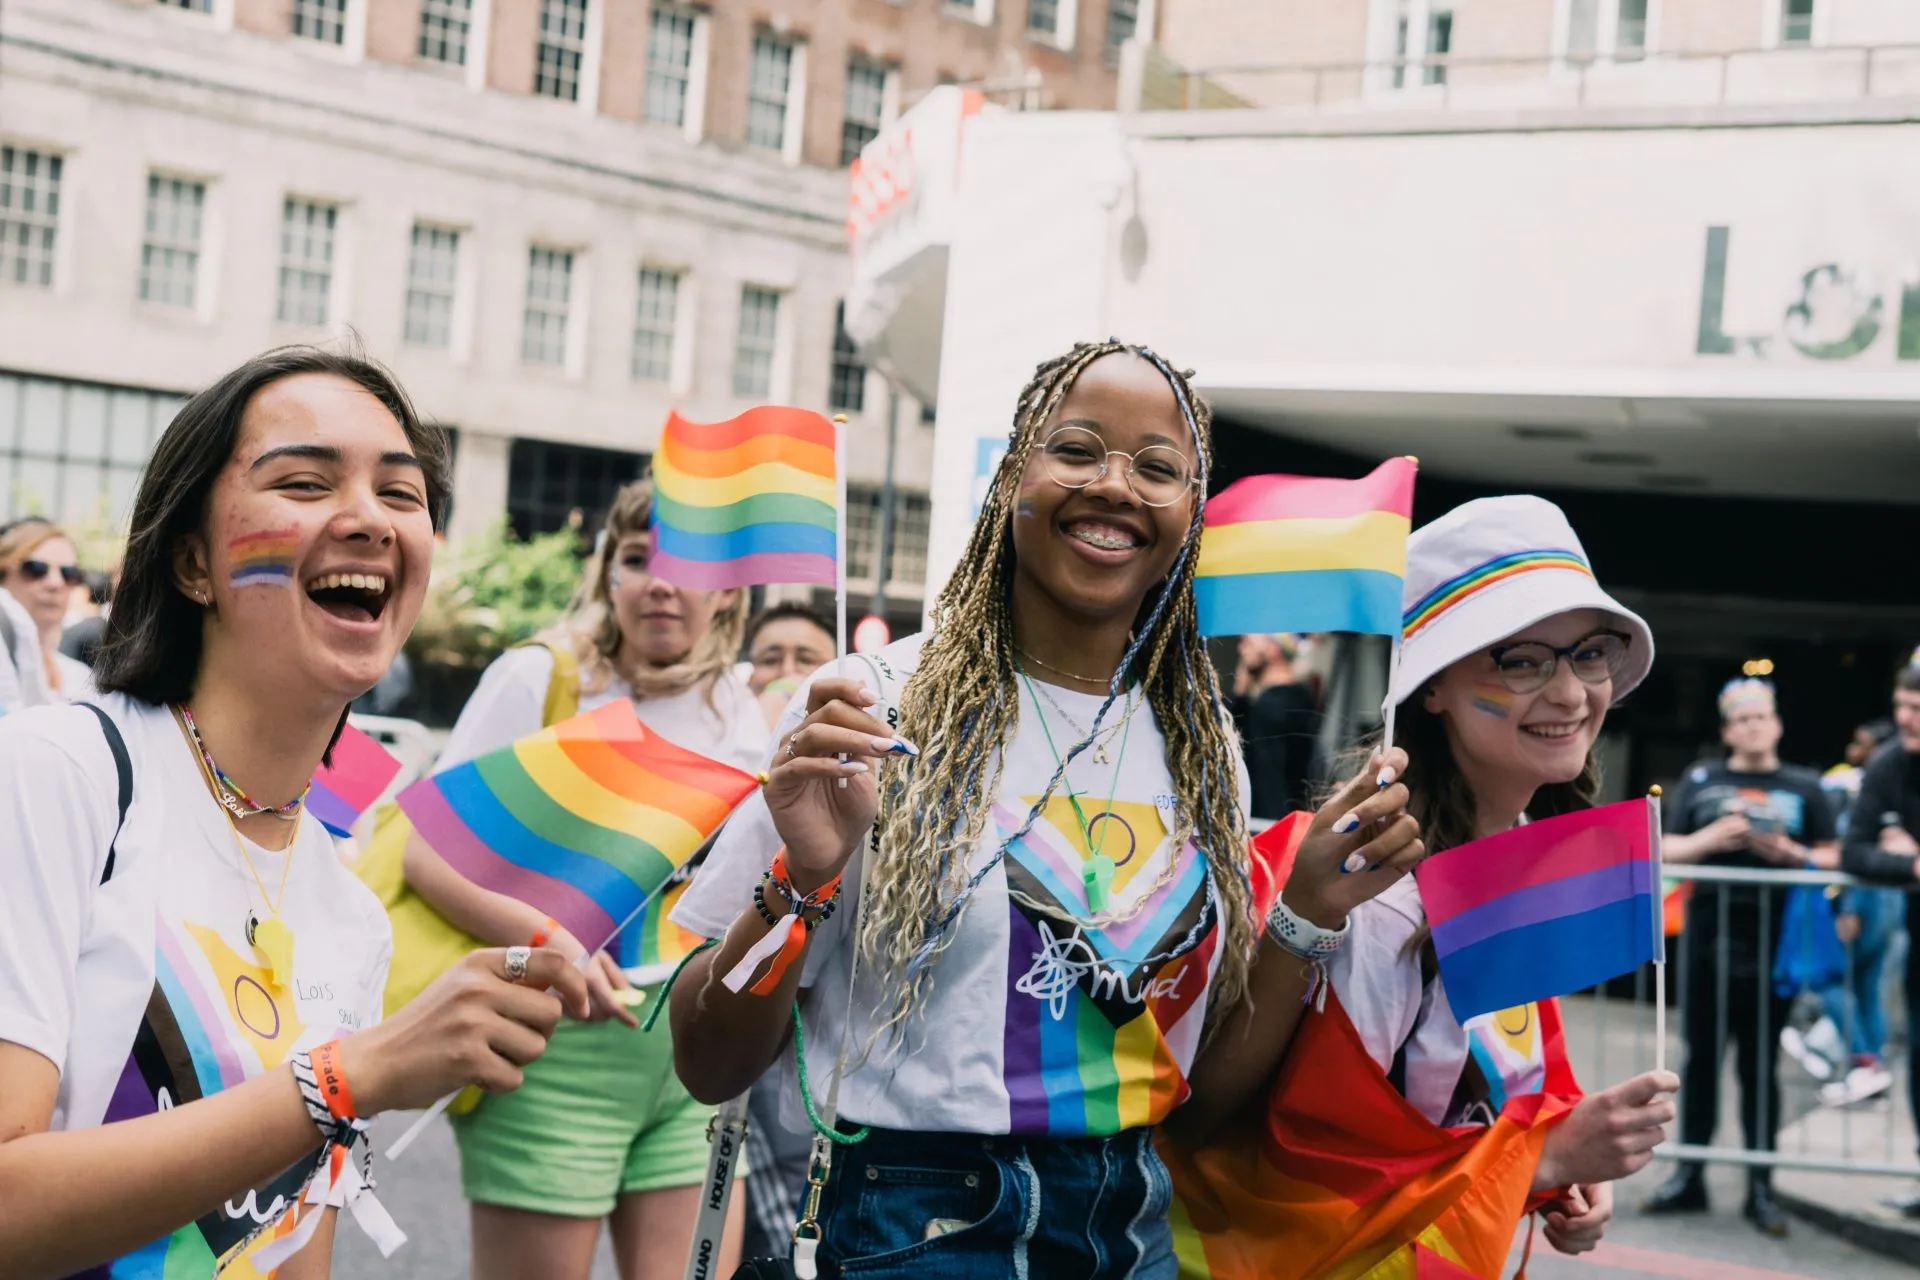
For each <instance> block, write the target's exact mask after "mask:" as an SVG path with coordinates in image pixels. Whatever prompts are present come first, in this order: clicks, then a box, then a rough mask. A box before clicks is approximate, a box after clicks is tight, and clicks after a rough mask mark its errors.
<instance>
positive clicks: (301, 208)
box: [277, 197, 340, 325]
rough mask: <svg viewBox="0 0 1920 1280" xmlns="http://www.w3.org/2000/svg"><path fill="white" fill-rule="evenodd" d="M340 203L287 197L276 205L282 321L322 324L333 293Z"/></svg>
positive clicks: (325, 320)
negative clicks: (277, 213)
mask: <svg viewBox="0 0 1920 1280" xmlns="http://www.w3.org/2000/svg"><path fill="white" fill-rule="evenodd" d="M339 218H340V206H338V205H332V204H322V203H320V202H319V201H317V200H295V199H293V198H292V197H288V199H287V202H286V203H285V204H284V205H282V206H281V207H280V306H279V310H278V312H277V314H278V316H279V318H280V322H281V323H282V324H304V325H322V324H325V323H326V322H327V303H328V299H329V297H330V295H331V294H332V293H333V233H334V228H335V225H336V224H337V223H338V221H339Z"/></svg>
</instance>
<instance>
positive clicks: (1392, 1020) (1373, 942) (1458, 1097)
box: [1327, 876, 1546, 1126]
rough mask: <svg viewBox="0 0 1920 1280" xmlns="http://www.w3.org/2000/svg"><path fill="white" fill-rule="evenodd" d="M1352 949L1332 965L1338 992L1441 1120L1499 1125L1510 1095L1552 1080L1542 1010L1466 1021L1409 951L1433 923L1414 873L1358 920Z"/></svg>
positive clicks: (1407, 1087)
mask: <svg viewBox="0 0 1920 1280" xmlns="http://www.w3.org/2000/svg"><path fill="white" fill-rule="evenodd" d="M1348 919H1349V920H1350V921H1351V932H1350V933H1349V934H1348V937H1347V942H1346V945H1345V946H1343V947H1342V948H1340V950H1339V951H1337V952H1335V953H1334V955H1333V958H1332V959H1331V960H1330V961H1328V963H1327V972H1328V976H1329V977H1330V978H1331V979H1332V981H1333V989H1334V992H1335V993H1336V994H1337V995H1338V996H1339V997H1340V1004H1341V1006H1342V1007H1343V1008H1345V1009H1346V1011H1347V1017H1348V1018H1349V1019H1351V1020H1352V1022H1353V1026H1354V1030H1356V1031H1358V1032H1359V1033H1360V1041H1361V1043H1362V1044H1364V1045H1365V1046H1366V1048H1367V1056H1368V1057H1370V1058H1372V1059H1373V1060H1374V1062H1375V1063H1377V1064H1378V1065H1379V1067H1380V1069H1381V1070H1382V1071H1385V1072H1389V1073H1394V1072H1395V1065H1394V1063H1395V1059H1396V1058H1398V1057H1399V1056H1400V1054H1401V1051H1402V1049H1403V1048H1404V1050H1405V1055H1406V1056H1405V1059H1404V1061H1403V1062H1402V1063H1401V1065H1400V1072H1399V1073H1397V1074H1401V1075H1402V1076H1403V1078H1402V1079H1400V1080H1397V1081H1396V1083H1397V1084H1398V1085H1399V1087H1400V1091H1401V1093H1402V1095H1403V1096H1404V1097H1405V1098H1406V1100H1407V1101H1408V1102H1409V1103H1411V1104H1412V1105H1413V1108H1414V1110H1416V1111H1418V1112H1419V1113H1420V1114H1421V1115H1423V1116H1425V1117H1426V1118H1427V1119H1428V1120H1430V1121H1432V1122H1433V1123H1434V1124H1438V1125H1447V1126H1454V1125H1463V1124H1490V1123H1492V1121H1493V1118H1494V1117H1495V1116H1496V1115H1498V1114H1499V1111H1500V1108H1501V1107H1502V1106H1504V1105H1505V1104H1506V1100H1507V1099H1508V1098H1509V1097H1513V1096H1518V1095H1525V1094H1529V1093H1538V1092H1539V1091H1540V1090H1541V1089H1542V1088H1544V1087H1545V1085H1546V1059H1545V1053H1544V1045H1543V1042H1542V1040H1541V1035H1540V1024H1539V1019H1538V1017H1536V1016H1534V1006H1532V1005H1527V1006H1524V1007H1522V1008H1520V1009H1508V1010H1503V1011H1501V1012H1499V1013H1486V1014H1481V1015H1479V1016H1478V1017H1473V1018H1468V1019H1467V1021H1466V1024H1465V1025H1464V1026H1462V1025H1461V1024H1460V1022H1459V1021H1458V1020H1456V1019H1455V1018H1454V1016H1453V1009H1452V1007H1451V1006H1449V1005H1448V1003H1447V990H1446V986H1445V984H1444V983H1443V982H1442V981H1441V979H1440V978H1439V976H1438V975H1436V976H1435V977H1434V979H1433V981H1432V982H1431V983H1428V982H1425V981H1424V980H1423V978H1422V975H1421V969H1420V954H1419V951H1418V950H1417V949H1415V950H1412V951H1410V950H1408V946H1409V944H1410V943H1411V941H1412V939H1413V937H1414V934H1415V933H1416V932H1417V931H1418V930H1419V929H1420V927H1421V926H1422V925H1424V924H1425V923H1426V921H1427V914H1426V908H1425V907H1423V906H1422V905H1421V902H1420V889H1419V886H1418V885H1417V884H1416V883H1415V882H1414V878H1413V877H1412V876H1407V877H1405V878H1404V879H1402V880H1399V881H1396V882H1395V883H1394V884H1393V885H1392V887H1390V888H1388V889H1387V890H1386V891H1385V892H1384V893H1382V894H1381V895H1380V896H1379V897H1377V898H1375V899H1373V900H1372V901H1370V902H1364V903H1362V904H1360V906H1358V907H1356V908H1355V909H1354V910H1353V912H1352V913H1351V914H1350V915H1349V916H1348Z"/></svg>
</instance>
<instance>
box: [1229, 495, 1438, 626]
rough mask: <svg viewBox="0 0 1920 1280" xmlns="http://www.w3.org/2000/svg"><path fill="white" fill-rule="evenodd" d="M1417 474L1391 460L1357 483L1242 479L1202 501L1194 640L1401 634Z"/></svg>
mask: <svg viewBox="0 0 1920 1280" xmlns="http://www.w3.org/2000/svg"><path fill="white" fill-rule="evenodd" d="M1415 470H1416V468H1415V466H1414V463H1413V460H1412V459H1410V458H1391V459H1389V460H1387V461H1386V462H1383V463H1381V464H1380V465H1379V466H1378V467H1375V468H1374V469H1373V472H1372V474H1370V475H1367V476H1364V477H1362V478H1361V479H1359V480H1325V479H1317V478H1314V477H1310V476H1249V477H1247V478H1246V479H1244V480H1239V481H1236V482H1234V483H1233V484H1231V485H1229V486H1227V487H1226V488H1225V489H1223V490H1221V491H1220V493H1218V494H1217V495H1215V496H1214V497H1212V498H1209V499H1208V500H1207V523H1206V528H1205V529H1204V530H1203V531H1202V533H1201V536H1200V562H1199V564H1198V566H1197V567H1196V569H1195V576H1194V583H1193V592H1194V602H1195V604H1196V606H1197V607H1198V610H1199V614H1200V633H1201V634H1202V635H1209V636H1231V635H1249V634H1254V633H1259V632H1276V631H1356V632H1364V633H1369V634H1374V635H1398V634H1399V632H1400V603H1401V601H1400V595H1401V584H1402V582H1403V580H1404V579H1405V578H1406V574H1407V534H1408V532H1409V530H1410V529H1411V527H1412V523H1413V479H1414V474H1415Z"/></svg>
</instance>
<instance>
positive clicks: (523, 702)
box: [406, 480, 767, 1280]
mask: <svg viewBox="0 0 1920 1280" xmlns="http://www.w3.org/2000/svg"><path fill="white" fill-rule="evenodd" d="M652 511H653V485H652V483H651V482H650V481H646V480H636V481H635V482H633V483H632V484H629V485H627V486H626V487H625V488H623V489H621V490H620V492H619V493H618V494H617V495H616V496H615V497H614V500H613V507H612V509H611V510H610V511H609V512H608V513H607V522H606V527H605V529H604V531H603V532H602V534H601V536H600V540H599V544H598V546H597V547H596V549H595V552H594V555H593V557H592V559H590V560H589V561H588V563H587V569H586V573H585V576H584V578H583V579H582V582H581V586H580V590H579V591H578V592H577V593H576V595H575V597H574V601H573V604H572V605H571V606H570V607H569V608H568V610H567V613H566V614H565V616H564V617H562V618H561V620H560V621H559V623H558V624H556V625H555V626H554V627H553V629H552V630H550V631H549V632H547V633H546V634H545V635H543V636H542V637H541V638H540V643H539V644H534V645H528V646H525V647H523V648H519V649H514V650H512V651H510V652H509V653H507V654H505V655H504V656H502V657H501V658H500V659H499V660H498V661H496V662H495V663H494V664H493V665H492V666H491V667H489V668H488V669H487V673H486V674H485V675H484V676H483V677H481V680H480V687H479V688H478V689H476V690H475V691H474V695H473V697H472V699H471V700H469V701H468V703H467V705H466V708H465V709H464V710H463V711H462V712H461V713H460V720H459V723H458V724H456V725H455V726H454V728H453V733H452V735H451V736H450V737H449V738H448V740H447V745H446V749H445V751H444V752H443V753H442V754H441V757H440V760H439V763H438V765H436V768H441V769H444V768H448V767H450V766H452V765H456V764H459V763H462V762H463V761H466V760H471V759H473V758H474V757H476V756H481V755H485V754H486V753H487V752H489V751H495V750H498V749H499V748H501V747H504V746H507V745H508V744H510V743H512V742H514V741H515V740H516V739H519V738H523V737H525V736H527V735H528V734H531V733H537V732H538V731H539V730H540V728H541V726H542V724H543V722H544V721H545V720H546V719H547V716H548V712H549V710H550V708H551V707H552V706H553V705H554V703H555V702H556V701H560V702H565V701H567V700H566V699H564V698H562V699H555V698H554V697H553V694H554V691H555V686H556V682H558V683H559V684H560V685H561V686H563V687H564V686H565V685H567V684H568V682H569V681H571V680H573V679H577V680H578V694H579V696H578V703H577V705H578V708H579V709H580V710H582V711H590V710H592V709H593V708H595V707H598V706H602V705H604V704H606V703H608V702H612V701H613V700H614V699H616V698H631V699H633V702H634V708H635V710H636V711H637V712H638V713H639V715H640V719H641V721H642V722H643V723H645V724H646V726H647V727H648V728H650V729H652V730H654V731H655V732H656V733H658V734H659V735H660V736H661V737H663V738H666V739H667V740H668V741H670V742H672V743H674V744H676V745H678V746H681V747H685V748H686V749H687V750H689V751H697V752H699V753H700V754H701V755H704V756H707V757H710V758H711V759H715V760H720V761H722V762H724V763H727V764H730V765H733V766H734V767H736V768H740V769H749V770H752V769H758V768H759V767H760V765H761V762H762V759H763V758H764V756H765V755H766V745H767V722H766V718H765V716H764V715H763V714H762V713H761V710H760V707H759V705H758V704H757V703H756V702H755V701H754V697H753V692H752V690H750V689H749V688H748V687H747V686H746V684H745V682H743V681H741V680H740V679H739V678H738V677H737V676H736V675H735V674H734V672H733V660H734V654H735V653H736V652H738V650H739V648H740V637H741V634H742V632H743V631H744V630H745V627H746V616H747V601H746V597H745V595H744V593H742V592H739V591H693V590H688V589H685V588H682V587H676V586H673V585H672V584H671V583H667V582H664V581H662V580H661V579H659V578H656V577H654V576H653V575H652V574H650V573H648V572H647V556H648V553H649V551H650V550H651V548H652V545H653V535H652V533H651V531H650V529H649V518H650V516H651V515H652ZM558 714H560V715H567V714H571V711H570V709H568V708H562V709H561V710H560V711H559V713H558ZM406 872H407V879H408V881H409V882H410V883H411V884H412V885H413V887H414V888H415V889H416V890H418V891H419V893H420V896H421V897H423V898H425V899H427V901H428V902H430V903H432V904H433V906H434V907H435V908H436V909H438V910H439V911H440V912H441V913H442V914H443V915H445V916H446V917H447V918H448V919H449V920H452V921H453V922H454V923H455V924H457V925H459V926H461V927H462V928H464V929H466V930H467V931H468V932H470V933H472V934H473V935H474V936H475V937H478V938H483V939H487V940H490V941H491V940H497V941H499V942H502V943H523V942H527V941H528V940H530V939H532V938H535V937H539V938H541V939H543V940H544V941H545V942H546V944H547V945H549V946H552V947H556V948H559V949H560V950H561V951H563V952H565V953H566V954H567V955H569V956H572V957H576V958H577V957H579V956H580V955H581V954H582V953H583V951H584V950H585V949H586V948H588V947H598V946H600V944H601V942H602V941H603V939H599V938H575V937H573V936H572V935H571V934H569V933H568V932H567V931H566V930H565V929H562V928H559V927H558V926H556V925H555V924H554V922H553V921H551V920H548V919H546V918H545V916H544V913H542V912H540V911H538V910H535V909H534V908H533V907H530V906H528V905H527V904H526V903H524V902H521V901H520V900H519V899H517V898H509V897H506V896H504V895H501V894H497V893H492V892H490V891H488V890H485V889H482V888H479V887H478V886H476V885H475V884H473V882H471V881H470V880H467V879H466V878H465V877H463V876H461V875H460V874H459V873H458V872H456V871H454V870H453V869H452V868H451V867H449V866H448V865H447V863H446V862H445V861H444V860H443V859H442V858H441V857H440V856H439V855H438V854H436V853H435V852H434V851H433V850H432V849H430V848H428V847H427V845H426V844H425V843H424V842H423V841H420V840H418V839H415V840H413V841H411V842H410V843H409V844H408V846H407V853H406ZM679 892H681V887H680V886H675V887H673V888H671V889H669V890H667V891H665V893H664V894H663V895H662V896H661V899H660V901H659V902H657V903H655V904H652V905H650V906H649V907H648V908H647V909H648V910H649V911H654V910H664V909H665V904H667V903H668V902H670V901H671V900H672V898H673V897H674V896H675V895H677V894H678V893H679ZM663 932H664V934H665V936H667V937H671V936H672V931H671V930H668V931H662V930H659V929H648V928H646V927H645V921H644V920H642V921H636V922H635V923H634V924H632V925H630V926H628V927H627V928H626V929H625V930H623V931H622V933H621V934H620V936H619V937H618V938H616V939H615V940H614V941H613V942H612V943H610V944H609V945H607V946H606V947H605V949H603V950H601V951H599V952H597V953H596V954H595V956H594V958H593V961H592V963H590V964H589V965H588V967H587V985H588V990H589V992H590V994H591V995H592V998H593V1005H594V1017H593V1019H592V1023H593V1024H592V1025H579V1024H563V1025H562V1027H561V1028H560V1030H559V1031H558V1033H557V1034H556V1036H555V1043H554V1046H553V1052H552V1053H551V1054H550V1055H549V1057H548V1059H547V1064H546V1067H545V1069H543V1070H539V1071H537V1072H531V1073H529V1074H528V1076H527V1082H526V1085H525V1087H524V1088H523V1089H522V1090H521V1092H520V1093H518V1094H516V1095H514V1097H513V1099H512V1101H511V1102H510V1103H508V1102H507V1100H506V1099H504V1098H489V1099H487V1100H486V1102H485V1103H483V1104H482V1105H481V1107H480V1109H479V1110H478V1111H476V1112H474V1113H473V1114H472V1115H471V1116H468V1117H463V1118H460V1119H457V1120H456V1121H455V1122H454V1133H455V1135H456V1137H457V1138H458V1139H459V1142H460V1172H461V1182H462V1187H463V1189H464V1190H465V1192H466V1195H467V1198H468V1199H469V1200H471V1201H472V1202H473V1275H474V1276H476V1277H479V1280H489V1278H491V1277H499V1278H500V1280H521V1278H522V1277H526V1276H540V1277H543V1278H545V1280H586V1278H587V1275H588V1273H589V1271H590V1270H591V1268H592V1264H593V1252H594V1247H595V1244H596V1242H597V1240H598V1238H599V1234H600V1223H601V1220H602V1219H605V1220H607V1221H608V1223H609V1224H610V1227H611V1230H612V1233H613V1244H614V1256H615V1259H616V1261H617V1262H618V1263H619V1267H620V1275H621V1277H622V1280H669V1278H672V1280H677V1278H678V1277H679V1276H680V1275H681V1273H682V1269H683V1265H684V1257H685V1250H686V1241H687V1240H688V1239H689V1238H690V1236H691V1235H692V1231H693V1221H694V1216H695V1214H696V1213H697V1211H698V1205H699V1200H700V1196H699V1188H698V1185H697V1184H698V1183H699V1182H700V1180H701V1176H702V1174H703V1173H704V1172H705V1170H706V1163H707V1142H706V1131H707V1121H708V1119H709V1118H710V1117H711V1115H712V1114H713V1113H712V1109H711V1108H710V1107H703V1106H700V1105H699V1104H698V1103H696V1102H695V1101H694V1100H693V1099H692V1098H690V1097H689V1096H688V1095H687V1091H686V1090H685V1089H683V1088H681V1086H680V1082H679V1081H678V1080H676V1079H675V1078H674V1074H673V1058H672V1048H671V1046H670V1045H668V1044H667V1043H666V1040H667V1036H666V1034H665V1033H664V1029H656V1030H655V1032H654V1033H653V1034H652V1035H643V1034H642V1033H641V1032H640V1030H639V1029H638V1025H639V1024H638V1021H637V1019H636V1018H635V1017H634V1014H633V1013H632V1011H631V1010H632V1008H633V1007H636V1006H638V1007H644V1004H645V1000H646V998H647V997H649V996H651V995H653V994H654V991H655V989H656V988H657V984H659V983H661V982H663V981H664V980H665V979H666V978H667V976H668V975H669V974H670V973H671V972H672V970H673V965H674V961H675V959H676V957H673V956H671V955H665V956H663V955H660V954H647V953H646V951H645V950H644V948H645V947H647V946H649V945H657V943H656V942H655V941H653V940H657V939H659V938H660V937H662V935H663ZM741 1223H742V1220H741V1219H740V1218H739V1217H737V1216H736V1218H735V1220H734V1222H733V1224H732V1228H733V1238H734V1239H735V1240H737V1238H738V1233H739V1231H740V1229H741ZM732 1247H734V1248H737V1247H738V1246H737V1244H736V1245H733V1246H732Z"/></svg>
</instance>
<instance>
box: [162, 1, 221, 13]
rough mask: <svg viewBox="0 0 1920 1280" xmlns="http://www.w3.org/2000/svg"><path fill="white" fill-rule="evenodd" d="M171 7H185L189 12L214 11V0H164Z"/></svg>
mask: <svg viewBox="0 0 1920 1280" xmlns="http://www.w3.org/2000/svg"><path fill="white" fill-rule="evenodd" d="M162 3H163V4H164V5H165V6H166V7H167V8H169V9H185V10H187V11H188V12H189V13H212V12H213V0H162Z"/></svg>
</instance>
